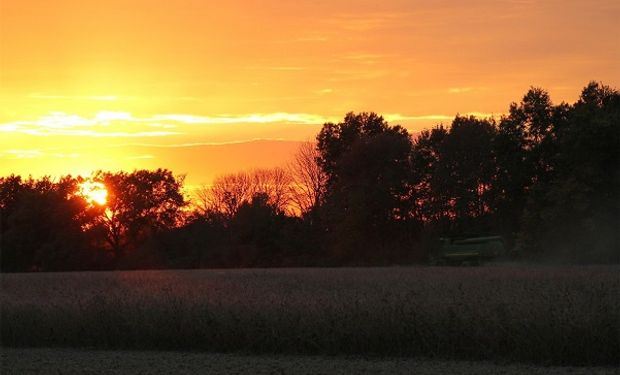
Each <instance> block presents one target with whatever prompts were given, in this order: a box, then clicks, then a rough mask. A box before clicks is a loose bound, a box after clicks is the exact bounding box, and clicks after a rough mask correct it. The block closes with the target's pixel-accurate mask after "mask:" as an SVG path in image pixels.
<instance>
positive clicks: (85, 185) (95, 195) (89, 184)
mask: <svg viewBox="0 0 620 375" xmlns="http://www.w3.org/2000/svg"><path fill="white" fill-rule="evenodd" d="M80 194H81V195H82V196H83V197H84V198H85V199H86V200H87V201H88V202H90V203H93V204H98V205H101V206H103V205H104V204H106V202H107V198H108V191H107V190H106V188H105V185H104V184H102V183H101V182H93V181H85V182H82V183H81V184H80Z"/></svg>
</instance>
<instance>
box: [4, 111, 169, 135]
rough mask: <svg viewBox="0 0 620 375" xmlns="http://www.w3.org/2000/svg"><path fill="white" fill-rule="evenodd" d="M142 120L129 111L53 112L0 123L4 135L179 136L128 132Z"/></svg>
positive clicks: (145, 131)
mask: <svg viewBox="0 0 620 375" xmlns="http://www.w3.org/2000/svg"><path fill="white" fill-rule="evenodd" d="M141 121H142V120H141V119H138V118H135V117H134V116H133V115H132V114H131V113H128V112H113V111H100V112H97V113H96V114H95V115H94V116H92V117H84V116H80V115H76V114H68V113H65V112H51V113H49V114H46V115H44V116H41V117H39V118H38V119H35V120H22V121H13V122H9V123H4V124H0V132H4V133H22V134H27V135H34V136H82V137H162V136H168V135H174V134H178V133H177V132H172V131H152V130H148V129H140V128H139V127H134V129H135V130H134V129H130V130H129V131H128V130H127V126H126V125H127V124H132V123H140V122H141Z"/></svg>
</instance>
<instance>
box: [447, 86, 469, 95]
mask: <svg viewBox="0 0 620 375" xmlns="http://www.w3.org/2000/svg"><path fill="white" fill-rule="evenodd" d="M472 90H473V88H472V87H451V88H449V89H448V92H449V93H450V94H462V93H464V92H470V91H472Z"/></svg>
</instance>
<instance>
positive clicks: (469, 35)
mask: <svg viewBox="0 0 620 375" xmlns="http://www.w3.org/2000/svg"><path fill="white" fill-rule="evenodd" d="M0 23H1V28H0V103H2V104H1V107H0V175H7V174H10V173H18V174H22V175H27V174H33V175H35V176H40V175H42V174H51V175H59V174H65V173H73V174H75V173H81V174H83V175H87V174H89V173H90V171H92V170H94V169H104V170H118V169H129V170H130V169H133V168H156V167H166V168H170V169H172V170H173V171H175V172H176V173H187V174H188V176H187V182H188V183H189V184H200V183H208V182H209V181H211V179H212V178H213V177H214V176H215V175H218V174H221V173H225V172H233V171H236V170H240V169H246V168H250V167H257V166H275V165H281V164H283V163H284V162H285V161H286V159H287V158H288V157H289V156H290V155H291V154H292V152H293V151H294V150H295V148H296V147H297V142H298V141H303V140H308V139H312V138H313V137H314V135H315V134H316V133H317V132H318V130H319V129H320V126H321V124H322V123H323V122H325V121H338V120H339V119H341V118H342V117H343V116H344V114H345V113H346V112H349V111H375V112H377V113H380V114H383V115H384V116H385V117H386V118H387V119H388V120H390V122H391V123H393V124H396V123H400V124H402V125H405V126H406V127H407V128H409V129H410V130H411V131H413V132H415V131H419V130H420V129H422V128H428V127H430V126H432V125H433V124H436V123H440V122H443V123H449V122H450V119H451V118H452V117H453V116H454V115H455V114H456V113H461V114H464V113H475V114H480V115H491V114H494V115H496V116H497V115H500V114H501V113H503V112H505V111H506V109H507V107H508V104H509V103H510V102H511V101H518V100H519V99H520V98H521V97H522V95H523V94H524V93H525V92H526V91H527V89H528V88H529V87H530V86H532V85H534V86H540V87H544V88H546V89H548V90H549V91H550V94H551V96H552V98H553V99H554V101H555V102H560V101H569V102H572V101H574V100H575V99H576V98H577V96H578V95H579V92H580V90H581V88H582V87H583V86H585V85H586V84H587V82H588V81H590V80H597V81H602V82H604V83H605V84H608V85H611V86H615V87H618V83H619V82H620V69H619V68H618V66H619V62H620V36H619V35H620V31H619V30H620V29H619V26H618V25H620V3H619V2H618V1H617V0H609V1H587V2H586V1H570V0H569V1H555V0H550V1H528V0H506V1H456V0H455V1H414V0H406V1H404V0H393V1H379V0H377V1H368V0H332V1H321V0H315V1H310V0H299V1H279V0H277V1H276V0H265V1H249V0H248V1H217V2H216V1H198V0H177V1H168V0H166V1H159V0H107V1H88V0H57V1H47V0H38V1H35V0H0Z"/></svg>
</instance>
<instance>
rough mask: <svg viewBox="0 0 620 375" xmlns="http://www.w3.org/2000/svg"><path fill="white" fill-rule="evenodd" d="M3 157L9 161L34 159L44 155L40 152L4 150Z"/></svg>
mask: <svg viewBox="0 0 620 375" xmlns="http://www.w3.org/2000/svg"><path fill="white" fill-rule="evenodd" d="M2 155H3V156H4V157H5V158H7V159H34V158H38V157H41V156H43V155H44V153H43V152H42V151H40V150H4V151H3V152H2Z"/></svg>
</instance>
